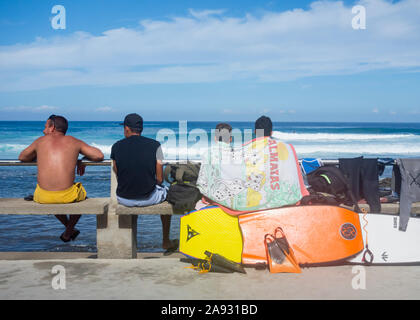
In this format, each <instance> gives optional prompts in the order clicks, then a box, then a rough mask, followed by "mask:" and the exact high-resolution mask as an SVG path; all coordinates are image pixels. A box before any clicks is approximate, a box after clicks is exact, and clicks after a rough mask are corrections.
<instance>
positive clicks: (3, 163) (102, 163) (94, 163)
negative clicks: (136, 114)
mask: <svg viewBox="0 0 420 320" xmlns="http://www.w3.org/2000/svg"><path fill="white" fill-rule="evenodd" d="M320 160H321V161H322V163H323V164H327V165H338V160H334V159H325V160H324V159H320ZM187 161H188V162H194V163H201V160H164V161H163V164H164V165H166V164H175V163H186V162H187ZM300 162H301V160H299V163H300ZM82 163H83V164H85V165H87V166H103V167H105V166H110V165H111V163H112V160H111V159H105V160H104V161H100V162H97V161H90V160H82ZM36 165H37V163H36V162H21V161H19V160H0V167H13V166H22V167H25V166H26V167H30V166H36Z"/></svg>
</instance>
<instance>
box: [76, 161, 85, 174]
mask: <svg viewBox="0 0 420 320" xmlns="http://www.w3.org/2000/svg"><path fill="white" fill-rule="evenodd" d="M85 169H86V165H85V164H83V163H82V160H77V174H78V175H79V176H83V175H84V174H85Z"/></svg>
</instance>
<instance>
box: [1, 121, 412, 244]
mask: <svg viewBox="0 0 420 320" xmlns="http://www.w3.org/2000/svg"><path fill="white" fill-rule="evenodd" d="M120 122H121V121H70V122H69V130H68V133H67V134H69V135H72V136H74V137H76V138H78V139H81V140H83V141H85V142H86V143H88V144H90V145H93V146H96V147H98V148H100V149H101V150H102V151H103V153H104V154H105V158H106V159H109V155H110V151H111V147H112V145H113V143H115V142H116V141H118V140H120V139H123V138H124V136H123V128H122V126H121V125H119V123H120ZM226 122H229V123H231V125H232V127H233V130H234V140H236V143H243V142H246V140H247V139H249V138H250V137H251V136H252V132H253V126H254V122H253V121H226ZM217 123H218V122H217V121H188V122H178V121H145V122H144V130H143V135H144V136H147V137H149V138H153V139H157V140H158V141H160V142H161V143H162V148H163V151H164V156H165V158H166V159H176V158H178V159H185V158H186V157H188V158H190V159H198V158H199V154H200V152H202V151H203V149H205V148H206V146H208V145H209V144H210V143H211V141H212V135H211V131H212V130H213V129H214V128H215V126H216V124H217ZM44 124H45V121H0V159H6V160H7V159H17V157H18V155H19V153H20V152H21V151H22V150H23V149H24V148H25V147H26V146H28V145H29V144H30V143H32V141H33V140H35V139H36V138H38V137H40V136H42V130H43V128H44ZM180 127H181V128H184V129H185V132H182V130H181V132H180ZM273 131H274V133H273V136H274V137H276V138H278V139H280V140H282V141H284V142H287V143H290V144H293V146H294V147H295V149H296V153H297V155H298V157H299V158H307V157H315V158H321V159H337V158H340V157H342V158H347V157H348V158H351V157H357V156H364V157H367V158H393V159H395V158H407V157H420V123H407V122H400V123H390V122H363V123H362V122H273ZM168 132H169V133H171V134H172V135H173V138H174V140H173V141H176V144H175V145H174V144H173V143H172V144H171V143H169V140H170V139H168V138H167V137H166V138H165V134H167V133H168ZM183 134H184V136H186V139H187V141H186V144H184V145H182V144H180V143H179V141H180V138H181V137H182V135H183ZM197 137H200V138H199V139H197ZM188 138H190V139H189V140H188ZM234 143H235V141H234ZM390 172H391V171H390V168H388V170H386V171H385V173H384V175H385V176H386V175H387V176H389V175H390ZM0 181H1V186H0V197H3V198H17V197H24V196H27V195H29V194H32V193H33V190H34V189H35V186H36V167H1V168H0ZM76 181H80V182H82V183H83V185H84V186H85V188H86V190H87V193H88V196H90V197H108V196H109V189H110V185H109V181H110V172H109V168H107V167H88V168H87V169H86V174H85V175H84V176H83V177H78V176H77V177H76ZM179 218H180V216H173V218H172V221H173V222H172V227H171V237H172V238H178V236H179ZM77 228H78V229H80V230H81V234H80V236H79V238H78V239H77V241H76V242H72V243H62V242H61V240H59V236H60V234H61V233H62V232H63V229H64V228H63V227H62V226H61V224H60V223H59V222H58V220H56V218H55V217H53V216H13V215H10V216H8V215H2V216H0V251H87V252H95V251H96V218H95V217H88V216H83V217H82V218H81V219H80V221H79V223H78V226H77ZM161 236H162V233H161V222H160V218H159V216H140V217H139V221H138V248H139V251H143V252H159V251H162V249H161V248H160V245H161Z"/></svg>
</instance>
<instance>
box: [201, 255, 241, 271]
mask: <svg viewBox="0 0 420 320" xmlns="http://www.w3.org/2000/svg"><path fill="white" fill-rule="evenodd" d="M204 254H205V255H206V256H207V257H208V258H209V260H210V261H211V263H212V264H213V265H217V266H220V267H222V268H225V269H229V270H232V271H233V272H239V273H245V274H246V271H245V269H244V267H243V266H241V265H240V264H239V263H236V262H233V261H230V260H229V259H226V258H225V257H223V256H221V255H220V254H217V253H211V252H209V251H204Z"/></svg>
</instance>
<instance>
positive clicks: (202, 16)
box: [188, 9, 226, 19]
mask: <svg viewBox="0 0 420 320" xmlns="http://www.w3.org/2000/svg"><path fill="white" fill-rule="evenodd" d="M188 11H189V13H190V15H192V16H193V17H194V18H196V19H205V18H208V17H210V16H214V15H221V14H223V13H224V12H225V11H226V10H201V11H198V10H194V9H189V10H188Z"/></svg>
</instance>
